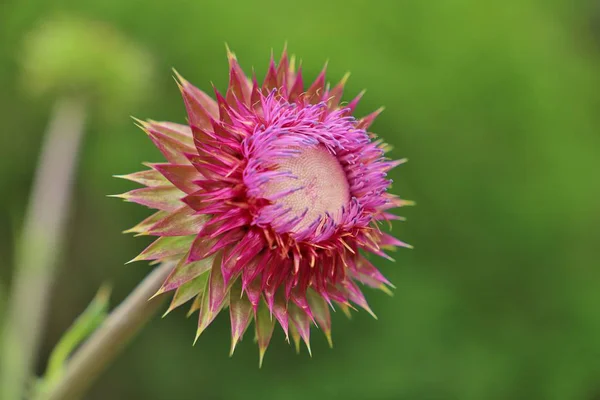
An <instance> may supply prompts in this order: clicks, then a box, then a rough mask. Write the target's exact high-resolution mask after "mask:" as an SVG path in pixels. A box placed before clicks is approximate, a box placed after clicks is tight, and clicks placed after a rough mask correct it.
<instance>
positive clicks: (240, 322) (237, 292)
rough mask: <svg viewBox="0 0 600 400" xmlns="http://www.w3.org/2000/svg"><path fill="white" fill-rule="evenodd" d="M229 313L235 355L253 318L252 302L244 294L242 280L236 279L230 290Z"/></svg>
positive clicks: (230, 353)
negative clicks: (239, 341) (237, 345)
mask: <svg viewBox="0 0 600 400" xmlns="http://www.w3.org/2000/svg"><path fill="white" fill-rule="evenodd" d="M229 315H230V319H231V350H230V352H229V355H230V356H231V355H233V352H234V350H235V346H236V344H237V342H238V340H240V338H241V337H242V335H243V334H244V332H245V331H246V329H247V328H248V325H250V320H251V319H252V304H250V301H249V300H248V299H247V298H246V295H242V282H241V280H240V279H236V281H235V283H234V284H233V285H232V286H231V290H230V291H229Z"/></svg>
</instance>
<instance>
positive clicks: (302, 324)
mask: <svg viewBox="0 0 600 400" xmlns="http://www.w3.org/2000/svg"><path fill="white" fill-rule="evenodd" d="M288 312H289V313H290V319H291V320H292V325H294V326H295V328H296V330H297V331H298V334H300V337H301V338H302V340H303V341H304V343H305V344H306V348H307V349H308V354H310V355H311V356H312V351H311V349H310V323H311V319H310V317H309V316H308V314H306V312H304V311H303V310H302V309H301V308H300V307H298V306H297V305H296V304H294V303H292V302H290V304H288Z"/></svg>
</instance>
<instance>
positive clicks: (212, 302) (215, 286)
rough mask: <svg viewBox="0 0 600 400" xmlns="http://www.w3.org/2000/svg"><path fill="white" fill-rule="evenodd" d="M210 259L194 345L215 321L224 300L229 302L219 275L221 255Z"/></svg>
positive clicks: (221, 276)
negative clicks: (211, 260)
mask: <svg viewBox="0 0 600 400" xmlns="http://www.w3.org/2000/svg"><path fill="white" fill-rule="evenodd" d="M212 258H213V262H212V268H211V270H210V277H209V279H208V282H207V284H206V289H205V290H204V294H203V296H202V305H201V307H200V315H199V317H198V330H197V331H196V338H195V339H194V343H195V342H196V341H197V340H198V338H199V337H200V335H201V334H202V332H204V330H205V329H206V327H207V326H208V325H210V323H211V322H212V321H213V320H214V319H215V317H216V316H217V314H219V312H221V309H222V308H223V307H224V306H225V300H229V299H228V298H227V296H226V294H227V292H226V290H224V289H225V284H224V282H223V275H221V259H222V256H221V253H220V252H219V253H218V255H217V256H216V257H215V256H213V257H212Z"/></svg>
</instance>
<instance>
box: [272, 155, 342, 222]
mask: <svg viewBox="0 0 600 400" xmlns="http://www.w3.org/2000/svg"><path fill="white" fill-rule="evenodd" d="M276 164H277V170H279V171H288V172H290V173H291V174H292V175H293V176H294V177H290V178H285V179H275V180H273V181H271V182H268V183H267V184H266V185H265V194H266V195H268V196H269V195H276V194H277V193H282V192H286V191H289V190H291V189H295V188H300V189H298V190H296V191H295V192H293V193H291V194H288V195H287V196H283V197H281V198H279V199H277V200H275V204H276V205H280V206H282V208H284V209H290V211H289V214H290V219H291V218H294V217H298V216H301V215H302V214H304V213H305V215H304V218H302V220H301V221H300V222H299V223H298V224H297V225H296V226H295V227H294V228H292V232H294V233H297V232H300V231H301V230H303V229H305V228H308V227H309V226H310V225H311V224H312V223H314V222H315V221H316V220H320V219H321V218H322V217H324V216H326V215H327V214H329V215H330V216H331V218H332V219H333V221H334V222H339V221H340V219H341V215H342V208H343V207H345V206H346V205H347V204H348V202H349V200H350V189H349V185H348V180H347V178H346V174H345V172H344V169H343V168H342V166H341V165H340V163H339V161H338V160H337V158H336V157H335V156H334V155H332V154H331V153H330V152H329V151H328V150H327V149H326V148H325V146H323V145H318V146H314V147H308V148H304V149H301V152H300V153H299V154H297V155H295V156H292V157H282V158H280V159H278V160H276Z"/></svg>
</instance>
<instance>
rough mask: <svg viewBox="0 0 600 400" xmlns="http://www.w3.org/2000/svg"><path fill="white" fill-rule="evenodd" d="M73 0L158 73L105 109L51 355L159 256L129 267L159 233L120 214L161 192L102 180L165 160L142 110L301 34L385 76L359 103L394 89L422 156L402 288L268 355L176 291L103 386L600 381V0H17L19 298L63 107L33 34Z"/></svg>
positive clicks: (569, 395)
mask: <svg viewBox="0 0 600 400" xmlns="http://www.w3.org/2000/svg"><path fill="white" fill-rule="evenodd" d="M62 13H68V14H70V15H75V16H78V17H82V18H86V19H91V20H96V21H100V22H103V23H106V24H108V25H110V26H112V27H113V28H114V29H116V30H118V31H119V32H121V33H122V34H124V35H126V36H127V37H128V38H129V39H130V40H131V41H133V42H135V43H137V44H138V46H139V47H140V48H141V49H144V50H145V51H146V52H148V53H149V54H150V55H151V57H152V58H153V60H154V66H153V68H154V71H155V78H154V79H153V80H151V81H147V82H145V85H146V92H145V95H144V101H143V102H141V103H137V104H136V105H134V106H129V107H122V108H119V107H115V109H113V110H111V111H110V112H109V113H107V112H105V111H102V110H99V107H97V108H96V109H95V111H94V112H92V115H91V117H90V119H89V120H88V124H87V131H86V137H85V143H84V147H83V149H82V153H81V160H80V169H79V171H78V178H77V182H76V187H75V202H74V206H73V208H72V210H71V219H70V225H69V241H68V248H67V251H66V254H65V256H64V257H63V262H62V263H61V265H60V275H59V278H58V282H57V284H56V285H55V289H54V291H53V298H52V303H51V314H50V315H49V321H48V325H47V328H46V332H45V336H44V342H43V351H42V354H41V357H40V361H39V366H38V370H39V371H42V370H43V368H44V366H45V361H46V357H47V355H48V353H49V351H50V350H51V349H52V347H53V345H54V344H55V343H56V341H57V340H58V339H59V337H60V335H61V333H62V332H63V331H64V330H65V329H66V328H67V327H68V326H69V325H70V323H71V321H73V319H74V318H75V317H76V316H77V315H78V313H80V312H81V311H82V310H83V309H84V308H85V306H86V305H87V304H88V302H89V301H90V300H91V298H92V297H93V295H94V293H95V291H96V290H97V288H98V287H99V285H100V284H101V283H102V282H105V281H110V282H112V283H113V286H114V295H113V304H117V303H118V302H119V301H120V300H122V299H123V298H124V297H125V296H126V294H127V293H128V292H129V291H130V290H131V289H132V288H133V287H134V286H135V284H136V283H137V282H138V281H140V280H141V279H142V278H143V277H144V276H145V274H147V273H148V271H149V270H150V267H148V266H147V265H145V264H143V263H136V264H133V265H127V266H124V265H123V264H124V262H125V261H127V260H129V259H131V258H132V257H134V256H135V255H136V254H137V252H138V251H140V250H141V249H142V248H144V247H145V246H146V245H147V244H148V241H147V240H146V239H145V238H133V237H131V236H123V235H121V234H120V232H121V231H122V230H124V229H126V228H129V227H131V226H133V225H134V224H135V223H136V222H137V221H139V220H140V219H141V218H143V217H145V216H147V215H148V214H149V211H148V210H146V209H144V208H143V207H139V206H135V205H132V204H124V203H122V202H120V201H117V200H115V199H110V198H107V197H105V195H107V194H112V193H120V192H123V191H126V190H128V189H130V188H132V185H130V184H128V183H127V182H123V181H119V180H117V179H113V178H112V177H111V175H113V174H121V173H127V172H133V171H136V170H138V169H139V167H140V163H141V162H143V161H160V159H161V157H160V156H159V153H158V151H157V150H156V149H155V148H154V147H153V145H152V144H151V142H150V141H149V140H148V139H147V137H145V135H144V134H143V133H142V132H141V131H139V130H138V129H137V128H135V127H134V126H133V123H132V121H131V120H130V118H129V116H130V115H135V116H137V117H140V118H146V117H149V118H153V119H157V120H173V121H180V122H182V121H184V120H185V110H184V107H183V103H182V101H181V100H180V96H179V92H178V90H177V87H176V85H175V83H174V82H173V79H172V72H171V70H170V68H171V67H175V68H177V70H178V71H179V72H181V73H182V74H183V75H184V76H185V77H186V78H187V79H188V80H190V81H191V82H193V83H195V84H196V85H197V86H199V87H201V88H203V89H205V90H209V89H210V82H211V81H212V82H214V83H215V84H216V86H217V87H218V88H220V89H224V88H225V87H226V83H227V60H226V57H225V47H224V42H227V43H228V44H229V45H230V47H231V48H232V49H233V50H234V51H235V52H236V54H237V56H238V59H239V60H240V62H241V64H242V66H243V67H244V68H245V69H246V71H250V70H251V67H252V66H254V68H255V69H256V71H257V74H258V76H259V77H262V76H264V73H265V71H266V67H267V62H268V56H269V54H270V50H271V49H272V48H273V49H274V51H275V52H276V53H279V52H280V51H281V49H282V47H283V43H284V42H285V41H286V40H287V41H288V43H289V49H290V51H291V52H293V53H295V54H296V55H297V56H298V57H299V58H301V59H303V65H304V69H305V72H306V75H307V78H309V79H312V78H314V77H315V76H316V75H317V73H318V72H319V70H320V68H321V66H322V64H323V62H324V61H325V60H326V59H329V60H330V62H329V74H328V77H329V79H330V80H331V81H337V80H338V79H339V78H340V77H341V76H342V75H343V74H344V73H345V72H346V71H347V70H350V71H351V72H352V76H351V79H350V81H349V83H348V92H347V93H349V95H348V96H351V95H354V94H356V93H358V92H359V91H360V90H361V89H363V88H367V89H368V92H367V94H366V96H365V97H364V100H363V102H362V103H361V105H360V106H359V109H358V113H359V114H366V113H368V112H370V111H371V110H373V109H375V108H377V107H379V106H380V105H385V106H386V111H385V112H384V113H383V114H382V115H381V116H380V117H379V119H378V120H377V122H376V123H375V125H374V127H373V130H374V131H375V132H377V133H379V134H380V135H381V136H382V137H383V138H385V139H386V141H388V142H390V143H391V144H393V145H394V150H393V152H392V155H393V156H394V157H395V158H401V157H408V158H409V159H410V162H409V163H408V164H407V165H405V166H402V167H399V168H397V169H396V170H395V171H394V172H393V173H392V177H393V179H394V182H395V183H394V188H393V191H394V192H395V193H399V194H401V195H402V196H403V197H406V198H409V199H414V200H415V201H416V202H417V204H418V206H417V207H415V208H410V209H408V208H407V209H404V210H402V211H403V214H404V215H406V216H407V217H408V222H405V223H400V224H396V225H395V226H394V232H395V234H396V235H397V236H399V237H400V238H401V239H402V240H405V241H407V242H409V243H411V244H413V245H414V246H415V249H414V250H402V251H399V252H398V253H397V254H395V257H396V259H397V262H396V263H389V262H386V261H378V265H379V266H381V269H382V271H383V272H384V273H385V274H386V275H387V276H388V277H389V278H390V280H392V282H393V283H394V284H395V285H396V286H397V290H396V291H395V295H394V297H392V298H390V297H388V296H386V295H385V294H383V293H380V292H369V293H367V296H368V299H369V301H370V303H371V305H372V308H373V309H374V311H375V312H376V313H377V314H378V316H379V320H377V321H375V320H373V319H372V318H371V317H370V316H369V315H368V314H367V313H364V312H362V313H358V314H355V316H354V318H353V319H352V320H350V321H348V320H347V319H346V318H345V317H344V316H343V315H342V314H341V313H337V314H335V315H334V321H333V323H334V324H333V329H334V332H333V333H334V348H333V349H332V350H330V349H329V348H328V347H327V343H326V340H325V338H324V337H323V336H322V335H321V334H320V333H319V332H317V331H315V332H314V335H313V336H314V338H313V341H312V342H313V354H314V356H313V358H312V359H311V358H309V356H308V355H307V354H306V352H303V353H302V354H301V355H299V356H297V355H295V353H294V350H293V349H292V347H290V346H288V345H287V344H286V343H285V342H284V336H283V334H282V332H281V331H280V330H278V331H276V333H275V336H274V338H273V341H272V344H271V347H270V348H269V350H268V352H267V355H266V359H265V365H264V366H263V368H262V369H261V370H259V369H258V367H257V366H258V350H257V348H256V346H255V345H254V344H253V343H252V338H251V336H252V335H247V336H246V338H245V340H244V341H243V342H242V343H241V344H240V345H239V346H238V349H237V351H236V354H235V355H234V357H233V358H229V357H228V356H227V354H228V350H229V340H230V339H229V337H230V334H229V320H228V317H227V316H226V315H224V314H223V315H221V316H219V318H217V320H216V321H215V323H214V324H213V326H211V328H210V329H208V330H207V331H206V332H205V333H204V334H203V336H202V337H201V338H200V340H199V342H198V344H197V345H196V346H195V347H192V340H193V336H194V333H195V324H196V321H195V319H194V318H192V319H185V311H186V310H177V311H176V312H174V313H172V314H171V315H169V316H168V317H167V318H165V319H163V320H161V319H160V318H155V319H154V320H153V321H152V322H151V324H150V325H149V326H148V327H147V328H146V329H145V330H144V331H143V332H142V334H141V335H139V336H138V337H137V339H136V340H135V341H134V342H133V343H132V345H131V346H130V347H128V348H127V350H126V351H125V353H124V354H123V355H122V356H121V357H120V358H119V359H118V361H117V362H116V363H115V364H114V365H113V366H112V367H111V368H110V370H109V371H108V372H107V373H105V374H104V375H103V376H102V378H101V379H100V381H99V382H97V384H95V385H94V387H93V390H92V391H91V392H90V393H89V395H88V396H87V397H86V399H94V400H96V399H97V400H99V399H102V400H104V399H109V398H111V399H138V398H140V399H254V398H261V399H307V398H312V399H337V398H344V399H382V400H384V399H406V400H434V399H435V400H437V399H440V400H454V399H457V400H471V399H474V400H475V399H476V400H482V399H485V400H492V399H550V400H552V399H556V400H570V399H581V400H598V399H600V307H599V306H600V270H599V267H600V261H599V258H600V257H599V256H600V250H599V243H598V242H599V240H600V232H599V229H598V227H599V225H600V204H599V203H600V202H599V197H600V178H599V172H600V166H599V161H600V134H599V133H600V57H599V56H600V54H599V50H600V28H599V26H600V4H599V3H598V2H597V1H592V0H588V1H582V0H577V1H576V0H539V1H536V0H527V1H525V0H504V1H502V2H491V1H480V0H433V1H422V0H402V1H391V0H389V1H373V2H367V1H341V0H340V1H323V0H320V1H315V0H303V1H299V2H282V1H279V2H277V1H257V2H250V1H248V2H242V1H228V2H224V1H217V0H211V1H200V0H198V1H183V0H174V1H151V2H149V1H139V0H132V1H121V0H104V1H90V0H86V1H65V0H62V1H61V0H56V1H52V2H47V1H40V0H33V1H17V0H5V1H4V2H2V3H1V4H0V88H1V90H0V118H1V119H0V120H1V121H2V123H1V128H0V149H1V150H0V151H1V157H0V193H1V194H2V195H1V196H0V255H1V256H2V257H1V259H2V263H1V265H0V310H1V309H2V298H4V297H5V296H6V288H7V287H8V286H9V285H10V282H11V275H12V274H11V268H10V267H11V265H12V260H13V254H14V251H13V249H14V247H15V236H16V234H17V233H18V232H19V230H20V228H21V221H22V217H23V214H24V211H25V207H26V204H27V202H26V201H27V197H28V193H29V190H30V186H31V181H32V177H33V172H34V168H35V165H36V160H37V158H38V152H39V150H40V144H41V139H42V134H43V132H44V129H45V126H46V122H47V119H48V118H49V112H50V109H51V105H52V101H51V99H49V98H32V97H31V96H29V95H28V92H27V91H26V90H25V86H26V85H24V84H23V67H22V65H21V62H20V60H21V58H22V48H23V43H24V38H25V37H26V34H27V33H28V32H29V31H31V30H32V29H34V28H36V27H37V26H38V25H39V24H41V23H42V22H44V21H45V20H47V19H48V18H51V17H53V16H55V15H57V14H62ZM50 57H51V55H50ZM107 61H108V62H112V61H111V60H107ZM114 62H118V61H116V60H114ZM135 76H136V74H132V78H131V79H132V81H129V80H124V81H123V82H121V84H122V88H123V89H124V92H126V91H127V89H128V88H129V85H138V82H137V81H135V79H134V77H135ZM346 99H349V97H346ZM0 314H1V311H0ZM0 356H1V355H0Z"/></svg>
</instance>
